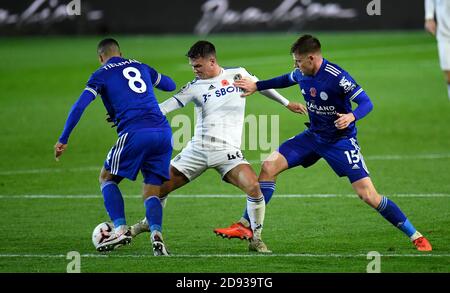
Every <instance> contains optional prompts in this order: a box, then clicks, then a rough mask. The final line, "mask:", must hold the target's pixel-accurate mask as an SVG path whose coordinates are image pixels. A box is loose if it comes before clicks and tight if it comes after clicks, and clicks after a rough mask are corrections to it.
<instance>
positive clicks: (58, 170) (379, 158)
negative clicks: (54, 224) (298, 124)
mask: <svg viewBox="0 0 450 293" xmlns="http://www.w3.org/2000/svg"><path fill="white" fill-rule="evenodd" d="M364 159H365V160H366V161H398V160H439V159H450V153H444V154H421V155H373V156H364ZM249 162H250V163H252V164H258V163H261V161H260V160H249ZM101 167H102V166H101V165H98V166H87V167H76V168H42V169H27V170H9V171H0V175H21V174H46V173H62V172H86V171H96V172H100V169H101Z"/></svg>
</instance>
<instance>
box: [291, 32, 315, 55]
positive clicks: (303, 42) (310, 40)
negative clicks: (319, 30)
mask: <svg viewBox="0 0 450 293" xmlns="http://www.w3.org/2000/svg"><path fill="white" fill-rule="evenodd" d="M320 48H321V45H320V42H319V40H318V39H317V38H315V37H313V36H311V35H303V36H301V37H300V38H298V40H297V41H295V43H294V44H292V47H291V54H293V53H297V54H309V53H317V52H320V51H321V49H320Z"/></svg>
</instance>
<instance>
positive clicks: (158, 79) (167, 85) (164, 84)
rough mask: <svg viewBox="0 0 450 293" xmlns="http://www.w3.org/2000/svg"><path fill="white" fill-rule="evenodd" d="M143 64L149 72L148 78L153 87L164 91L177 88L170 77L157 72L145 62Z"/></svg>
mask: <svg viewBox="0 0 450 293" xmlns="http://www.w3.org/2000/svg"><path fill="white" fill-rule="evenodd" d="M144 66H145V67H146V68H147V70H148V71H149V73H150V79H151V82H152V84H153V86H154V87H156V88H157V89H160V90H163V91H166V92H171V91H173V90H175V89H176V88H177V86H176V84H175V82H174V81H173V80H172V79H171V78H170V77H168V76H167V75H163V74H161V73H159V72H158V71H156V70H155V69H154V68H152V67H150V66H148V65H147V64H144Z"/></svg>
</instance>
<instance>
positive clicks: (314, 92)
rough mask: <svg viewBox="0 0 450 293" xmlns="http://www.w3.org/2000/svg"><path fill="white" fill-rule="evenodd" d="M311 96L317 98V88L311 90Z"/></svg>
mask: <svg viewBox="0 0 450 293" xmlns="http://www.w3.org/2000/svg"><path fill="white" fill-rule="evenodd" d="M309 94H310V95H311V97H313V98H315V97H316V96H317V90H316V88H315V87H312V88H310V89H309Z"/></svg>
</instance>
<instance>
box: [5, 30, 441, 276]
mask: <svg viewBox="0 0 450 293" xmlns="http://www.w3.org/2000/svg"><path fill="white" fill-rule="evenodd" d="M317 35H318V37H319V38H320V39H321V41H322V45H323V52H324V56H325V57H326V58H328V59H329V60H331V61H332V62H335V63H337V64H339V65H341V66H342V67H343V68H344V69H346V70H347V71H349V72H350V74H352V76H353V77H354V78H355V79H356V80H357V81H358V82H359V83H360V84H361V85H362V87H363V88H364V89H365V90H366V92H367V93H368V95H369V96H370V97H371V99H372V101H373V103H374V110H373V112H372V113H371V114H369V116H367V117H366V118H364V119H363V120H361V121H360V122H359V123H358V130H359V135H358V139H359V142H360V145H361V147H362V152H363V153H364V155H365V158H366V163H367V165H368V167H369V170H370V171H371V176H372V179H373V181H374V183H375V185H376V187H377V189H378V191H379V192H380V193H381V194H384V195H387V196H391V198H392V199H393V200H394V201H395V202H396V203H397V204H398V205H399V206H400V207H401V208H402V209H403V211H404V212H405V213H406V214H407V216H408V217H409V219H410V220H411V222H412V223H413V224H414V225H415V226H416V228H418V229H419V231H421V232H422V233H423V234H425V235H426V236H427V237H428V238H429V239H430V241H431V242H432V244H433V248H434V250H433V251H432V252H431V253H426V254H424V253H419V252H417V251H416V250H415V249H414V247H413V246H412V244H411V243H410V242H409V240H408V239H407V238H406V237H405V236H404V235H403V234H402V233H401V232H399V231H397V229H395V228H394V227H392V226H391V225H390V224H389V223H388V222H387V221H385V220H384V219H383V218H382V217H380V216H379V215H378V214H377V212H376V211H374V210H373V209H371V208H369V207H368V206H366V205H365V204H364V203H363V202H362V201H360V200H359V199H358V198H357V197H356V195H355V196H350V195H351V194H352V193H353V192H352V189H351V186H350V184H349V183H348V181H347V180H346V179H345V178H338V177H337V176H336V175H335V174H334V173H333V172H332V170H331V169H330V168H329V167H328V166H327V165H326V164H325V163H324V162H323V161H320V162H319V163H317V164H316V165H315V166H313V167H311V168H308V169H303V168H301V167H300V168H296V169H292V170H289V171H287V172H285V173H283V174H282V175H281V176H280V177H279V180H278V182H277V190H276V193H275V195H274V197H273V200H272V202H271V203H270V204H269V205H268V208H267V211H266V222H265V229H264V239H265V242H266V243H267V244H268V246H269V247H270V249H272V250H273V252H274V254H273V255H268V256H259V255H255V254H252V253H249V252H248V251H247V246H246V243H245V242H243V241H239V240H235V239H233V240H224V239H221V238H218V237H216V236H215V235H214V234H213V233H212V230H213V229H214V228H216V227H219V226H226V225H229V224H230V223H231V222H233V221H235V220H237V219H238V218H239V217H240V215H241V213H242V211H243V208H244V205H245V198H244V197H243V196H242V193H241V192H240V191H239V190H238V189H236V188H234V187H233V186H231V185H229V184H226V183H223V182H221V180H220V177H219V176H218V174H217V173H216V172H215V171H214V170H209V171H207V172H206V173H205V174H203V175H202V176H201V177H200V178H198V179H197V180H195V181H194V182H192V183H190V184H188V185H187V186H185V187H184V188H182V189H180V190H178V191H176V192H174V193H173V194H174V195H178V196H177V197H176V196H174V197H173V198H169V200H168V205H167V207H166V209H165V210H164V212H165V214H164V234H165V240H166V242H167V245H168V247H169V248H170V250H171V252H172V253H173V257H170V258H156V257H153V256H152V251H151V247H150V245H149V239H148V234H147V235H141V236H139V237H138V238H136V239H135V241H134V242H133V243H132V245H130V246H127V247H123V248H121V249H119V250H117V251H114V252H112V253H110V254H108V255H106V256H103V255H100V254H98V253H97V252H96V251H95V249H94V248H93V246H92V244H91V240H90V237H91V232H92V229H93V228H94V227H95V226H96V225H97V224H98V223H100V222H102V221H105V220H107V214H106V212H105V210H104V207H103V200H102V197H101V194H100V191H99V186H98V182H97V177H98V173H99V170H100V168H101V165H102V163H103V160H104V158H105V156H106V154H107V152H108V150H109V148H110V147H111V146H112V145H113V144H114V143H115V140H116V134H115V130H114V129H111V128H110V126H109V125H108V124H107V123H106V122H105V121H104V119H105V110H104V109H103V106H102V103H101V102H100V101H99V99H97V100H96V101H95V102H94V103H93V104H92V105H91V106H90V107H88V109H87V110H86V112H85V114H84V115H83V117H82V119H81V121H80V123H79V124H78V126H77V128H76V129H75V131H74V132H73V134H72V136H71V140H70V142H69V147H68V149H67V151H66V153H65V154H64V155H63V157H62V158H61V161H60V162H59V163H57V162H55V161H54V159H53V145H54V143H55V141H56V140H57V138H58V136H59V134H60V132H61V130H62V127H63V125H64V121H65V118H66V116H67V113H68V111H69V109H70V107H71V105H72V103H73V102H74V101H75V100H76V99H77V98H78V96H79V94H80V92H81V91H82V90H83V88H84V84H85V82H86V81H87V79H88V77H89V75H90V74H91V73H92V72H93V71H94V70H95V69H96V68H97V67H98V66H99V64H98V62H97V59H96V52H95V46H96V44H97V42H98V41H99V39H100V38H99V37H70V38H69V37H46V38H3V39H2V40H1V41H0V56H2V61H1V66H0V88H1V94H0V114H1V115H0V125H2V138H1V144H0V213H1V217H0V218H1V226H2V227H3V234H2V241H1V243H2V244H1V245H0V272H65V271H66V266H67V264H68V262H69V260H67V259H66V254H67V253H68V252H69V251H78V252H79V253H80V254H81V255H82V257H81V271H82V272H365V271H366V267H367V265H368V263H369V260H368V259H367V257H366V255H367V253H368V252H369V251H377V252H379V253H380V254H381V255H383V256H382V258H381V271H382V272H450V246H449V243H450V228H449V227H450V127H449V125H450V114H449V113H450V102H449V100H448V98H447V93H446V86H445V82H444V77H443V75H442V73H441V71H440V69H439V63H438V56H437V48H436V44H435V41H434V40H433V38H431V37H429V36H427V35H426V34H425V33H422V32H395V33H318V34H317ZM296 37H297V35H293V34H267V35H264V34H261V35H223V36H211V37H208V39H209V40H211V41H212V42H214V43H215V44H216V47H217V50H218V58H219V63H220V64H221V65H222V66H243V67H246V68H247V69H248V70H249V71H250V72H252V73H253V74H255V75H257V76H258V77H259V78H261V79H265V78H269V77H273V76H276V75H280V74H284V73H286V72H289V71H290V70H291V69H292V58H291V56H290V54H289V48H290V45H291V43H292V42H293V41H294V40H295V39H296ZM117 39H118V40H119V42H120V43H121V47H122V51H123V53H124V55H125V56H127V57H131V58H136V59H138V60H140V61H143V62H145V63H148V64H150V65H152V66H153V67H155V68H156V69H157V70H159V71H160V72H162V73H166V74H168V75H170V76H171V77H173V78H174V80H175V81H176V82H177V88H180V87H181V86H182V85H184V84H185V83H186V82H188V81H190V80H192V78H193V75H192V72H191V69H190V67H189V65H188V63H187V60H186V57H184V54H185V53H186V51H187V50H188V48H189V47H190V45H192V43H193V42H195V41H196V40H197V39H198V38H197V37H194V36H162V37H147V36H133V37H130V36H117ZM281 93H283V94H284V95H285V96H287V97H288V98H290V99H292V100H297V101H302V98H301V95H300V92H299V90H298V88H297V87H291V88H289V89H284V90H281ZM157 96H158V99H159V100H160V101H163V100H164V99H167V98H169V97H170V96H171V94H170V93H165V92H157ZM179 114H184V115H187V116H189V117H192V116H193V105H189V106H188V107H186V108H185V109H181V110H179V111H177V112H174V113H171V114H170V115H169V118H170V119H173V118H174V117H176V115H179ZM246 114H247V115H256V116H255V117H259V116H258V115H278V116H279V142H280V143H281V142H282V141H284V140H285V139H287V138H289V137H291V136H293V135H295V134H297V133H298V132H300V131H302V130H303V128H304V125H303V123H304V122H305V121H306V117H305V116H299V115H295V114H293V113H291V112H289V111H288V110H286V109H283V108H282V107H281V106H279V105H278V104H276V103H274V102H273V101H270V100H268V99H266V98H265V97H263V96H261V95H254V96H251V97H249V98H248V101H247V109H246ZM192 126H193V125H192ZM173 130H174V131H177V130H179V127H174V128H173ZM247 132H248V129H247ZM263 147H264V146H263V145H261V144H258V148H257V149H256V150H253V149H251V148H249V147H247V146H246V147H245V148H246V150H245V151H244V152H245V155H246V157H247V158H248V159H249V160H251V161H252V162H253V166H254V168H255V170H256V171H257V172H259V169H260V162H259V158H260V154H261V153H263V152H268V150H266V149H263ZM177 152H178V151H176V152H174V155H175V154H176V153H177ZM140 181H141V178H139V179H138V181H137V182H129V181H124V182H123V183H122V184H121V187H122V191H123V194H124V195H125V197H126V198H125V205H126V206H125V207H126V213H127V218H128V222H129V223H130V224H132V223H134V222H135V221H137V220H139V219H141V218H142V216H143V214H144V207H143V204H142V201H141V199H140V198H139V194H140V192H141V183H140ZM217 194H224V195H236V196H235V197H222V198H220V197H219V198H217V197H205V196H204V195H217ZM293 194H294V195H299V194H301V195H311V197H288V196H287V195H293ZM320 194H328V195H331V196H330V197H319V196H318V195H320ZM26 195H29V197H27V196H26ZM36 195H41V197H38V198H36ZM42 195H47V196H42ZM70 195H73V196H70ZM181 195H192V197H189V196H187V197H185V196H181ZM202 195H203V196H202ZM277 195H278V196H277Z"/></svg>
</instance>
